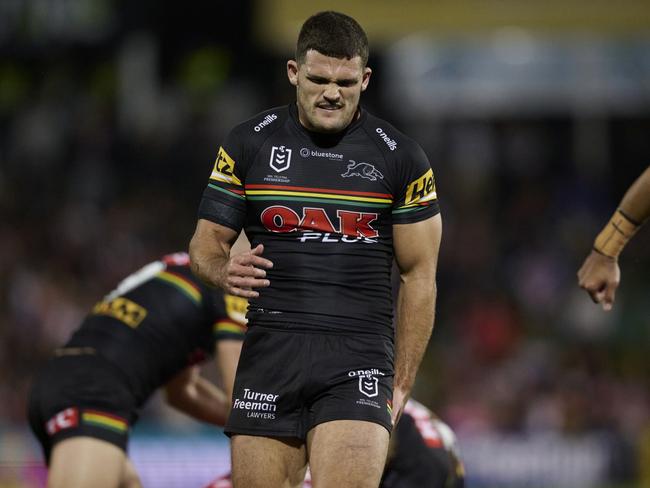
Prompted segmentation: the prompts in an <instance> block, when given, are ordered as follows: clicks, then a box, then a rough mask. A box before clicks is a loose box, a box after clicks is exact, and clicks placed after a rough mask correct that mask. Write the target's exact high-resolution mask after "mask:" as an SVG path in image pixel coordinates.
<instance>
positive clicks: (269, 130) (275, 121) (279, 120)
mask: <svg viewBox="0 0 650 488" xmlns="http://www.w3.org/2000/svg"><path fill="white" fill-rule="evenodd" d="M288 118H289V107H288V106H287V105H285V106H280V107H273V108H270V109H267V110H264V111H263V112H259V113H257V114H255V115H254V116H252V117H250V118H249V119H247V120H245V121H243V122H241V123H239V124H238V125H236V126H235V127H234V128H233V129H232V131H231V134H233V135H236V136H237V137H239V138H241V139H243V140H248V141H251V142H253V143H254V142H256V141H264V140H265V139H266V138H267V137H269V136H270V135H271V134H273V132H275V131H276V130H278V129H279V128H280V127H282V126H283V125H284V122H285V121H286V120H287V119H288Z"/></svg>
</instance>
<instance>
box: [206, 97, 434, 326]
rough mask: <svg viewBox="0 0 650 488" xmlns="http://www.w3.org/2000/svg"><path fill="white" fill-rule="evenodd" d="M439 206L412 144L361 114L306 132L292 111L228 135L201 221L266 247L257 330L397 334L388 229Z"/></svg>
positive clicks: (252, 313) (254, 313) (255, 304)
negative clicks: (335, 127) (336, 126)
mask: <svg viewBox="0 0 650 488" xmlns="http://www.w3.org/2000/svg"><path fill="white" fill-rule="evenodd" d="M438 211H439V210H438V201H437V196H436V188H435V182H434V176H433V172H432V169H431V165H430V164H429V161H428V160H427V157H426V155H425V154H424V151H422V149H421V148H420V147H419V146H418V145H417V143H415V142H414V141H413V140H412V139H410V138H408V137H407V136H405V135H403V134H402V133H400V132H399V131H398V130H396V129H395V128H394V127H393V126H392V125H390V124H389V123H387V122H385V121H383V120H381V119H379V118H377V117H374V116H372V115H371V114H369V113H368V112H366V111H365V110H363V111H362V112H361V115H360V117H359V118H358V119H357V120H356V121H354V122H353V123H352V124H350V126H348V127H347V128H346V130H344V131H343V132H341V133H338V134H335V135H324V134H316V133H313V132H309V131H307V130H306V129H305V128H304V127H303V126H302V125H301V124H300V122H299V120H298V110H297V106H296V105H295V104H291V105H289V106H287V107H278V108H273V109H271V110H268V111H266V112H263V113H261V114H259V115H257V116H256V117H253V118H252V119H250V120H248V121H247V122H244V123H243V124H240V125H238V126H237V127H235V128H234V129H233V130H232V131H231V132H230V134H229V135H228V136H227V137H226V140H225V141H224V142H223V145H222V146H221V147H220V148H219V152H218V155H217V159H216V162H215V164H214V167H213V170H212V174H211V176H210V180H209V183H208V186H207V188H206V189H205V191H204V193H203V198H202V200H201V205H200V208H199V213H198V216H199V218H203V219H207V220H210V221H212V222H215V223H218V224H221V225H224V226H227V227H230V228H232V229H234V230H235V231H238V232H239V231H240V230H241V229H242V228H244V229H245V231H246V235H247V236H248V238H249V239H250V241H251V245H252V246H253V247H254V246H256V245H257V244H259V243H262V244H264V248H265V250H264V257H266V258H268V259H270V260H271V261H272V262H273V268H272V269H271V270H267V277H268V279H269V280H270V283H271V284H270V286H269V287H268V288H263V289H259V293H260V295H259V297H258V298H256V299H253V300H251V301H250V309H249V318H250V319H251V321H252V323H255V322H266V321H281V322H285V323H299V324H302V325H303V326H305V327H306V328H307V329H309V328H314V329H323V328H327V329H334V330H339V331H347V332H349V331H355V332H379V333H382V334H385V335H387V336H388V337H392V334H393V330H392V328H393V325H392V311H393V306H392V297H391V281H390V273H391V266H392V258H393V249H392V243H393V239H392V225H393V224H405V223H412V222H417V221H421V220H424V219H427V218H429V217H431V216H433V215H435V214H437V213H438Z"/></svg>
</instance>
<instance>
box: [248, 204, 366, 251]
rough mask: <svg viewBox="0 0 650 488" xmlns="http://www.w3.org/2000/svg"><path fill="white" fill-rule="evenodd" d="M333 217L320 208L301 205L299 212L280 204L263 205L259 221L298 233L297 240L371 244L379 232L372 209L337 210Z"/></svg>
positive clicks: (276, 229)
mask: <svg viewBox="0 0 650 488" xmlns="http://www.w3.org/2000/svg"><path fill="white" fill-rule="evenodd" d="M336 217H337V218H336V220H334V221H333V220H331V219H330V218H329V216H328V215H327V212H326V211H325V209H324V208H320V207H303V208H302V215H299V214H298V213H297V212H296V211H295V210H293V209H291V208H289V207H285V206H283V205H273V206H271V207H267V208H265V209H264V210H263V211H262V213H261V215H260V220H261V221H262V224H263V225H264V227H265V228H266V229H267V230H269V231H271V232H277V233H286V232H302V234H300V235H299V237H298V240H300V242H307V241H320V242H344V243H352V242H364V243H368V244H374V243H376V242H377V240H376V238H377V237H379V231H377V229H375V228H374V227H373V226H372V223H373V222H375V221H376V220H377V219H378V218H379V214H377V213H373V212H352V211H349V210H340V209H339V210H337V211H336Z"/></svg>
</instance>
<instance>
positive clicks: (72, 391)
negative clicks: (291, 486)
mask: <svg viewBox="0 0 650 488" xmlns="http://www.w3.org/2000/svg"><path fill="white" fill-rule="evenodd" d="M246 307H247V303H246V300H245V299H242V298H238V297H233V296H230V295H224V294H223V293H221V292H217V291H215V290H211V289H209V288H207V287H206V286H205V285H203V284H202V283H201V282H200V281H199V280H197V279H196V278H194V276H193V275H192V273H191V271H190V269H189V258H188V256H187V254H185V253H177V254H173V255H169V256H165V257H164V258H162V259H161V260H159V261H156V262H153V263H150V264H148V265H147V266H145V267H144V268H142V269H140V270H139V271H137V272H135V273H133V274H132V275H130V276H128V277H127V278H126V279H124V280H123V281H122V282H121V283H120V284H119V285H118V286H117V288H116V289H115V290H113V291H112V292H111V293H109V294H108V295H107V296H106V297H105V298H104V299H103V300H101V301H100V302H99V303H97V304H96V305H95V307H94V308H93V310H92V311H91V313H90V314H89V315H88V316H87V317H86V318H85V320H84V321H83V323H82V324H81V326H80V327H79V329H77V330H76V331H75V332H74V333H73V335H72V337H71V338H70V339H69V340H68V342H67V343H66V344H65V345H64V346H63V347H61V348H59V349H57V350H56V351H55V353H54V357H52V358H51V359H50V360H48V362H47V363H46V364H45V365H43V367H42V369H41V370H40V372H39V373H38V374H37V375H36V378H35V379H34V381H33V384H32V389H31V393H30V400H29V412H28V414H29V422H30V426H31V428H32V430H33V432H34V434H35V435H36V437H37V438H38V440H39V442H40V443H41V445H42V447H43V451H44V454H45V459H46V462H47V464H48V468H49V471H48V487H50V488H59V487H66V488H69V487H75V488H83V487H92V488H117V487H120V488H122V487H138V486H141V484H140V480H139V478H138V475H137V473H136V472H135V470H134V468H133V465H132V463H131V462H130V461H129V460H128V458H127V456H126V446H127V442H128V437H129V430H130V428H131V427H132V426H133V424H134V423H135V421H136V419H137V417H138V410H139V408H140V407H141V406H142V405H143V404H144V403H145V401H146V400H147V399H148V398H149V397H150V396H151V394H152V393H153V392H154V391H155V390H156V389H157V388H158V387H161V386H163V385H164V388H165V392H166V399H167V401H168V403H169V404H170V405H172V406H173V407H176V408H178V409H179V410H181V411H183V412H185V413H187V414H189V415H191V416H193V417H195V418H196V419H199V420H202V421H205V422H210V423H212V424H216V425H223V424H224V423H225V421H226V418H227V415H228V411H229V408H230V398H231V396H232V385H233V381H234V374H235V369H236V367H237V361H238V358H239V352H240V349H241V341H242V339H243V336H244V332H245V328H246V326H245V318H244V316H245V313H246ZM213 354H214V355H215V358H216V361H217V365H218V366H219V371H220V373H221V379H222V384H223V388H224V389H223V390H221V389H219V388H218V387H216V386H215V385H214V384H212V383H211V382H210V381H208V380H206V379H205V378H203V377H202V376H201V375H200V374H199V370H198V366H197V364H198V363H199V362H200V361H201V360H203V359H205V358H206V357H208V356H211V355H213ZM224 390H225V391H224Z"/></svg>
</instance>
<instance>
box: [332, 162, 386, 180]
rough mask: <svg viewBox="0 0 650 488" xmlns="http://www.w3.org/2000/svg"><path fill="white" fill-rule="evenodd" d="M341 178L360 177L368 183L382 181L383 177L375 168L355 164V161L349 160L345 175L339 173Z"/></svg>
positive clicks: (363, 164)
mask: <svg viewBox="0 0 650 488" xmlns="http://www.w3.org/2000/svg"><path fill="white" fill-rule="evenodd" d="M341 176H342V177H343V178H350V177H351V176H360V177H361V178H365V179H366V180H370V181H377V180H378V179H380V180H383V179H384V175H382V174H381V172H380V171H379V170H378V169H377V168H375V167H374V166H373V165H372V164H370V163H363V162H361V163H357V162H356V161H354V160H352V159H350V164H348V169H347V170H346V172H345V173H341Z"/></svg>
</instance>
